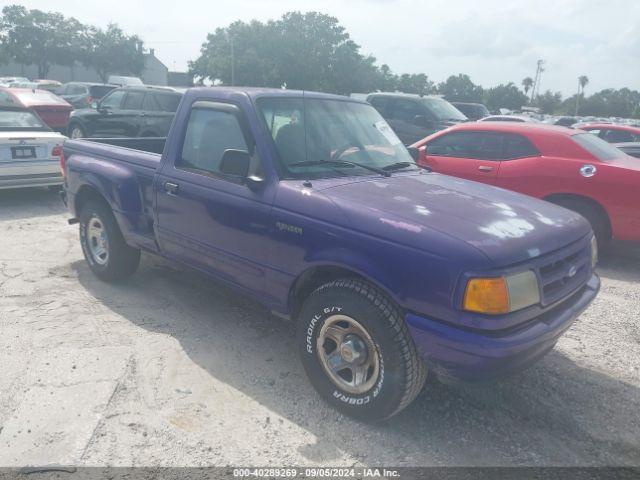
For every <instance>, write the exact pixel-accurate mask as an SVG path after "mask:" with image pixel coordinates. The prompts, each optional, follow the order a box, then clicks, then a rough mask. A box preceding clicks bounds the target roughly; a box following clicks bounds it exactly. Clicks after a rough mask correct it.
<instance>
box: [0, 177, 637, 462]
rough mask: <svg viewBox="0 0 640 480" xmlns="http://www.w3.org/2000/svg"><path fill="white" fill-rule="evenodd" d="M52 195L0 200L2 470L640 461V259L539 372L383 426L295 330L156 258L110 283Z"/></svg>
mask: <svg viewBox="0 0 640 480" xmlns="http://www.w3.org/2000/svg"><path fill="white" fill-rule="evenodd" d="M66 218H67V213H66V211H65V209H64V207H63V206H62V205H61V204H60V203H59V200H58V198H57V195H55V194H54V193H52V192H49V191H47V190H44V189H25V190H17V191H0V325H1V332H2V335H1V336H0V365H1V366H2V367H1V368H2V374H1V375H0V465H2V466H21V465H26V464H31V465H34V464H39V465H43V464H53V463H57V464H74V465H112V466H131V465H137V466H140V465H165V466H204V465H242V466H246V465H263V466H267V465H306V466H312V465H340V466H350V465H371V464H373V465H394V466H431V465H435V466H446V465H457V466H462V465H465V466H467V465H482V466H486V465H495V466H503V465H518V466H521V465H537V466H551V465H553V466H557V465H627V466H631V465H634V466H638V465H640V415H639V413H638V412H640V347H639V342H640V333H639V331H638V327H639V325H640V313H639V308H638V307H639V306H640V288H638V286H639V285H640V254H637V253H634V252H625V253H624V254H620V253H619V252H616V253H615V254H614V253H613V252H609V253H607V254H606V255H604V258H602V261H601V265H600V268H599V273H600V275H601V277H602V281H603V286H602V291H601V293H600V295H599V297H598V298H597V299H596V301H595V302H594V303H593V305H592V306H591V307H590V308H589V309H588V310H587V311H586V312H585V313H584V314H583V315H582V316H581V317H580V319H579V320H578V321H577V322H576V324H575V325H574V326H573V327H572V328H571V330H570V331H569V332H568V333H567V334H566V335H565V336H564V337H563V338H562V339H561V340H560V342H559V344H558V346H557V347H556V349H555V350H554V351H553V352H551V353H550V354H549V355H548V356H547V357H545V358H544V359H543V360H542V361H541V362H539V363H538V364H537V365H535V366H534V367H532V368H531V369H529V370H528V371H526V372H523V373H522V374H519V375H517V376H514V377H511V378H510V379H508V380H505V381H502V382H500V383H497V384H494V385H491V386H486V387H481V388H478V387H476V388H461V387H455V388H454V387H449V386H444V385H441V384H439V383H438V382H437V381H434V380H433V379H431V380H430V381H428V383H427V388H425V390H424V391H423V393H422V394H421V395H420V396H419V397H418V399H417V400H416V401H415V402H414V403H413V404H412V405H411V406H410V407H409V408H408V409H407V410H405V411H404V412H403V413H401V414H400V415H399V416H397V417H395V418H393V419H391V420H390V421H388V422H386V423H382V424H378V425H367V424H362V423H359V422H357V421H354V420H351V419H349V418H347V417H345V416H343V415H341V414H339V413H337V412H336V411H335V410H333V409H332V408H330V407H329V406H327V405H326V404H325V403H324V402H323V401H322V400H320V398H319V397H318V395H317V394H316V393H315V392H314V390H313V389H312V387H311V386H310V384H309V383H308V382H307V380H306V378H305V375H304V372H303V370H302V368H301V366H300V364H299V362H298V360H297V356H296V351H295V346H294V339H293V334H292V330H293V329H292V326H291V324H290V323H289V322H287V321H284V320H281V319H277V318H274V317H272V316H270V315H269V314H268V313H266V312H265V311H264V310H262V309H261V308H260V307H259V306H258V305H256V304H254V303H252V302H250V301H248V300H246V299H245V298H243V297H240V296H238V295H236V294H235V293H233V292H231V291H230V290H228V289H226V288H224V287H221V286H220V285H217V284H215V283H213V282H211V281H209V280H208V279H207V278H205V277H203V276H202V275H200V274H198V273H195V272H193V271H190V270H185V269H181V268H179V267H176V266H174V265H171V264H168V263H167V262H165V261H162V260H160V259H158V258H155V257H151V256H145V257H144V258H143V262H142V265H141V268H140V270H139V271H138V273H137V274H136V275H134V276H133V277H132V278H131V279H130V280H128V281H127V282H125V283H123V284H120V285H108V284H105V283H101V282H100V281H98V280H97V279H96V278H94V276H93V275H92V274H91V273H90V271H89V269H88V268H87V266H86V264H85V262H84V260H83V258H82V253H81V250H80V245H79V242H78V233H77V226H68V225H67V224H66V221H65V220H66Z"/></svg>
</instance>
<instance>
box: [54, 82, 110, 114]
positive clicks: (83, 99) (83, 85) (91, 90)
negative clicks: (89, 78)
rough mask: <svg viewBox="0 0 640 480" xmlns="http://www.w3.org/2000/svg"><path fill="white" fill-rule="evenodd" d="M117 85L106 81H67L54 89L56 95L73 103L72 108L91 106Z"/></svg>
mask: <svg viewBox="0 0 640 480" xmlns="http://www.w3.org/2000/svg"><path fill="white" fill-rule="evenodd" d="M116 87H117V85H108V84H106V83H88V82H69V83H65V84H64V85H62V86H61V87H60V88H58V89H57V90H56V94H58V96H60V97H62V98H64V99H65V100H66V101H67V102H69V103H70V104H71V105H73V108H91V105H93V103H94V102H98V101H100V99H101V98H102V97H104V96H105V95H106V94H107V93H109V92H110V91H111V90H113V89H114V88H116Z"/></svg>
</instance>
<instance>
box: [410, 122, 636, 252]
mask: <svg viewBox="0 0 640 480" xmlns="http://www.w3.org/2000/svg"><path fill="white" fill-rule="evenodd" d="M412 146H413V147H418V149H419V151H420V156H419V158H418V164H420V165H421V166H428V167H431V168H432V169H433V170H434V171H436V172H440V173H445V174H448V175H453V176H456V177H462V178H467V179H471V180H476V181H478V182H482V183H488V184H491V185H496V186H499V187H503V188H506V189H509V190H515V191H517V192H521V193H525V194H528V195H532V196H534V197H538V198H542V199H545V200H548V201H550V202H552V203H556V204H558V205H561V206H564V207H566V208H569V209H570V210H574V211H576V212H578V213H580V214H581V215H583V216H584V217H585V218H586V219H587V220H589V222H590V223H591V226H592V227H593V230H594V232H595V233H596V236H597V237H598V240H599V241H601V242H607V241H608V240H611V239H615V240H623V241H631V242H634V243H638V242H640V207H639V206H638V201H637V198H638V192H639V191H640V162H638V160H637V159H636V158H633V157H630V156H628V155H627V154H625V153H624V152H622V151H620V150H618V149H617V148H615V147H614V146H613V145H610V144H608V143H607V142H605V141H604V140H602V139H600V138H598V137H597V136H595V135H592V134H590V133H586V132H584V131H582V130H574V129H570V128H564V127H556V126H551V125H545V124H532V123H514V122H504V123H502V122H482V123H463V124H460V125H456V126H454V127H451V128H448V129H447V130H443V131H440V132H438V133H435V134H433V135H431V136H429V137H427V138H425V139H424V140H421V141H419V142H417V143H415V144H414V145H412ZM469 200H470V201H473V198H470V199H469ZM511 213H513V212H509V210H508V209H506V208H505V212H504V215H505V223H504V226H503V227H504V232H503V233H504V235H507V236H508V235H516V236H517V235H518V234H519V229H527V228H534V227H533V226H531V225H529V224H528V222H526V221H524V220H519V222H515V221H511V220H510V214H511Z"/></svg>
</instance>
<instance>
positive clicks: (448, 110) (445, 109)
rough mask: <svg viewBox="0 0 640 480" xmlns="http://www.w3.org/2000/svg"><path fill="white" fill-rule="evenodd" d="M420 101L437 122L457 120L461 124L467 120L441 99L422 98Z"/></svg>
mask: <svg viewBox="0 0 640 480" xmlns="http://www.w3.org/2000/svg"><path fill="white" fill-rule="evenodd" d="M422 101H423V102H424V104H425V105H426V106H427V108H428V109H429V111H430V112H431V113H433V115H435V117H436V118H437V119H438V120H459V121H461V122H463V121H465V120H467V117H465V116H464V114H463V113H462V112H460V110H458V109H457V108H456V107H454V106H453V105H451V104H450V103H449V102H447V101H446V100H443V99H442V98H438V97H430V98H422Z"/></svg>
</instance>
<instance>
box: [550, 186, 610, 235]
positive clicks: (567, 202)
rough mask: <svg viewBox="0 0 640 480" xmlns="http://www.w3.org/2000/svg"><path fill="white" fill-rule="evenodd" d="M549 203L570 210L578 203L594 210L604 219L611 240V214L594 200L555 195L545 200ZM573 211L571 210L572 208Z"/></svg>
mask: <svg viewBox="0 0 640 480" xmlns="http://www.w3.org/2000/svg"><path fill="white" fill-rule="evenodd" d="M544 200H546V201H547V202H551V203H554V204H556V205H560V206H561V207H566V208H570V207H571V204H572V203H573V204H574V205H575V204H576V203H579V204H582V205H588V206H589V208H591V209H593V211H594V212H597V214H598V215H599V216H600V217H601V218H602V219H604V221H605V226H606V229H607V231H606V235H607V238H611V234H612V229H611V219H610V218H609V214H608V213H607V211H606V210H605V208H604V207H603V206H602V205H601V204H600V203H599V202H598V201H597V200H594V199H593V198H590V197H585V196H583V195H576V194H573V193H554V194H552V195H549V196H547V197H545V198H544ZM570 209H571V208H570Z"/></svg>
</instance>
